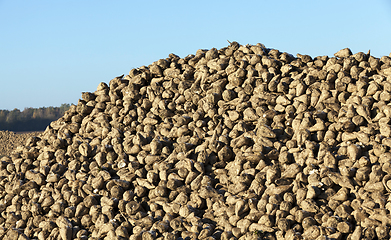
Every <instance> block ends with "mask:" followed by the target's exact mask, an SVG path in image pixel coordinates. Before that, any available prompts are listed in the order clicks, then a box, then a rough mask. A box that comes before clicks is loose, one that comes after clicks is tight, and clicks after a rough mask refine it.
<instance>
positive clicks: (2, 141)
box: [0, 131, 42, 157]
mask: <svg viewBox="0 0 391 240" xmlns="http://www.w3.org/2000/svg"><path fill="white" fill-rule="evenodd" d="M41 133H42V132H24V133H14V132H11V131H0V157H3V156H10V155H11V153H12V151H13V150H14V149H15V148H16V147H17V146H21V145H24V144H25V142H26V140H27V139H28V138H29V137H32V136H39V135H40V134H41Z"/></svg>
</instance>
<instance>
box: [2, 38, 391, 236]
mask: <svg viewBox="0 0 391 240" xmlns="http://www.w3.org/2000/svg"><path fill="white" fill-rule="evenodd" d="M390 62H391V58H390V57H387V56H384V57H381V58H380V59H379V58H375V57H373V56H371V55H370V53H362V52H359V53H355V54H352V52H351V51H350V50H349V49H348V48H346V49H342V50H341V51H339V52H337V53H336V54H335V57H331V58H329V57H327V56H321V57H316V58H311V57H310V56H308V55H301V54H298V55H297V57H294V56H292V55H290V54H288V53H281V52H279V51H278V50H276V49H268V48H266V47H265V46H263V45H262V44H257V45H246V46H244V45H239V44H238V43H236V42H233V43H230V45H229V46H228V47H225V48H222V49H220V50H217V49H215V48H213V49H210V50H198V51H197V52H196V54H195V55H189V56H187V57H184V58H179V57H178V56H176V55H174V54H170V55H169V57H168V58H166V59H160V60H158V61H156V62H154V63H152V64H151V65H149V66H144V67H140V68H138V69H132V70H131V71H130V73H129V74H128V75H126V76H120V77H116V78H114V79H112V80H111V81H110V83H109V84H108V85H107V84H105V83H100V84H99V85H98V88H97V90H96V91H95V92H93V93H89V92H85V93H82V99H81V100H79V102H78V104H77V106H72V107H71V108H70V110H68V111H67V112H66V113H65V115H64V116H63V117H61V118H60V119H58V120H57V121H54V122H52V123H51V124H50V126H49V127H48V128H47V129H46V130H45V132H44V133H43V134H42V135H41V136H39V137H31V138H29V139H28V140H27V141H26V142H25V144H24V145H23V146H19V147H18V148H17V149H16V150H14V151H13V152H12V154H10V155H9V156H6V157H3V158H1V161H0V180H1V182H0V212H1V214H0V238H2V239H63V240H69V239H80V240H81V239H83V240H84V239H107V240H108V239H143V240H144V239H278V240H279V239H287V240H290V239H351V240H356V239H388V238H389V237H390V226H391V214H390V210H391V203H390V202H389V192H390V191H391V153H390V151H389V150H390V147H391V125H390V120H391V105H390V100H391V65H390Z"/></svg>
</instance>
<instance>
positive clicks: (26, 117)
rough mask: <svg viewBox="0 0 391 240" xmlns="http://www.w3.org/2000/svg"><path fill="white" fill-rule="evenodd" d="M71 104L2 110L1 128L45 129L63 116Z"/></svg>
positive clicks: (17, 129)
mask: <svg viewBox="0 0 391 240" xmlns="http://www.w3.org/2000/svg"><path fill="white" fill-rule="evenodd" d="M70 106H71V105H70V104H61V106H60V107H41V108H25V109H24V110H23V111H20V110H19V109H17V108H15V109H14V110H12V111H9V110H0V130H1V131H4V130H8V131H14V132H25V131H44V130H45V129H46V127H47V126H48V125H49V124H50V123H51V122H52V121H54V120H57V119H59V118H60V117H62V116H63V115H64V113H65V111H67V110H68V109H69V107H70Z"/></svg>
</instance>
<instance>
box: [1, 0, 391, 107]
mask: <svg viewBox="0 0 391 240" xmlns="http://www.w3.org/2000/svg"><path fill="white" fill-rule="evenodd" d="M227 40H229V41H237V42H239V43H240V44H243V45H245V44H252V45H253V44H256V43H258V42H259V43H263V44H264V45H265V46H266V47H268V48H275V49H278V50H280V51H281V52H288V53H291V54H293V55H296V54H297V53H301V54H309V55H311V56H312V57H316V56H322V55H328V56H332V55H333V54H334V53H335V52H337V51H338V50H340V49H342V48H345V47H349V48H350V49H351V50H352V51H353V53H355V52H367V51H368V50H369V49H370V50H371V54H372V55H374V56H376V57H381V56H383V55H389V54H390V52H391V1H389V0H371V1H368V0H338V1H335V0H327V1H320V0H319V1H317V0H295V1H290V0H289V1H288V0H280V1H262V0H256V1H237V0H236V1H230V0H224V1H213V0H209V1H203V0H197V1H170V0H165V1H121V0H114V1H108V0H106V1H99V0H94V1H92V0H78V1H74V0H67V1H57V0H56V1H53V0H50V1H47V0H36V1H32V0H0V82H1V85H0V109H9V110H12V109H14V108H19V109H20V110H23V109H24V108H26V107H34V108H38V107H49V106H60V105H61V104H62V103H77V101H78V99H79V98H80V97H81V92H83V91H89V92H93V91H95V90H96V87H97V86H98V84H99V83H100V82H106V83H108V82H109V81H110V80H111V79H112V78H114V77H116V76H119V75H122V74H127V73H128V72H129V71H130V70H131V69H132V68H136V67H140V66H143V65H149V64H151V63H152V62H154V61H157V60H158V59H161V58H166V57H167V56H168V55H169V54H170V53H174V54H177V55H179V56H180V57H185V56H187V55H188V54H195V52H196V51H197V49H211V48H213V47H215V48H217V49H220V48H222V47H225V46H227V45H228V42H227Z"/></svg>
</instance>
